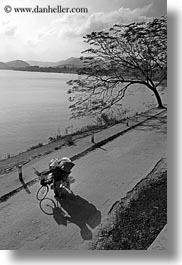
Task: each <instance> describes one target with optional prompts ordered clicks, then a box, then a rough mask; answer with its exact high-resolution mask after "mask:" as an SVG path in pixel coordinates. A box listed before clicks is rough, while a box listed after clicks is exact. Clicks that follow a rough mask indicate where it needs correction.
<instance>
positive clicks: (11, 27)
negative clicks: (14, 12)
mask: <svg viewBox="0 0 182 265" xmlns="http://www.w3.org/2000/svg"><path fill="white" fill-rule="evenodd" d="M17 30H18V27H17V25H16V24H14V23H13V22H11V21H3V22H2V23H1V25H0V34H1V35H4V36H7V37H14V36H15V35H16V33H17Z"/></svg>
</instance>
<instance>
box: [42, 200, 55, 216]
mask: <svg viewBox="0 0 182 265" xmlns="http://www.w3.org/2000/svg"><path fill="white" fill-rule="evenodd" d="M54 208H56V203H55V202H54V201H53V200H52V199H49V198H45V199H43V200H41V201H40V209H41V210H42V211H43V212H44V213H45V214H47V215H53V211H54Z"/></svg>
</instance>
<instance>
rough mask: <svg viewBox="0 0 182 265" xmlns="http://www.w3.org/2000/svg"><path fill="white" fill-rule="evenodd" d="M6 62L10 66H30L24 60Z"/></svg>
mask: <svg viewBox="0 0 182 265" xmlns="http://www.w3.org/2000/svg"><path fill="white" fill-rule="evenodd" d="M6 64H7V65H8V66H9V68H24V67H27V66H30V65H29V64H28V63H27V62H25V61H22V60H15V61H10V62H6Z"/></svg>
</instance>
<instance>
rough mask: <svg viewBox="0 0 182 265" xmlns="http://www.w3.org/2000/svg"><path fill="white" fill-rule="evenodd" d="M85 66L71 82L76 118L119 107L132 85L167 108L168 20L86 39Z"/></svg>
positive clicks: (119, 28) (120, 27)
mask: <svg viewBox="0 0 182 265" xmlns="http://www.w3.org/2000/svg"><path fill="white" fill-rule="evenodd" d="M84 41H85V42H86V43H87V44H88V45H90V47H91V48H89V49H88V50H86V51H84V52H83V53H86V54H87V55H88V56H85V57H82V60H83V62H84V66H83V67H82V69H81V70H80V71H79V77H78V79H76V80H70V81H69V82H68V84H69V85H70V86H71V89H69V93H70V94H73V96H70V102H72V103H71V105H70V108H71V111H72V117H74V118H76V117H80V116H85V115H94V114H96V113H97V112H102V111H104V110H106V109H109V108H111V107H112V106H114V105H117V104H119V103H120V102H121V100H122V99H123V98H124V96H125V93H126V90H127V89H128V87H130V86H131V85H135V84H141V85H144V86H145V87H146V88H148V89H150V90H151V91H152V92H153V93H154V95H155V97H156V100H157V103H158V107H159V108H164V106H163V103H162V100H161V97H160V95H159V93H158V90H157V88H158V86H159V85H160V84H161V83H162V81H163V80H164V79H166V78H167V18H166V17H161V18H155V19H153V20H152V21H149V22H140V23H136V22H135V23H132V24H129V25H114V26H113V27H112V28H110V29H109V30H108V31H101V32H92V33H91V34H88V35H86V36H85V37H84Z"/></svg>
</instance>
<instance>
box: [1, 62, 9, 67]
mask: <svg viewBox="0 0 182 265" xmlns="http://www.w3.org/2000/svg"><path fill="white" fill-rule="evenodd" d="M0 69H9V66H8V65H7V64H6V63H2V62H0Z"/></svg>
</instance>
